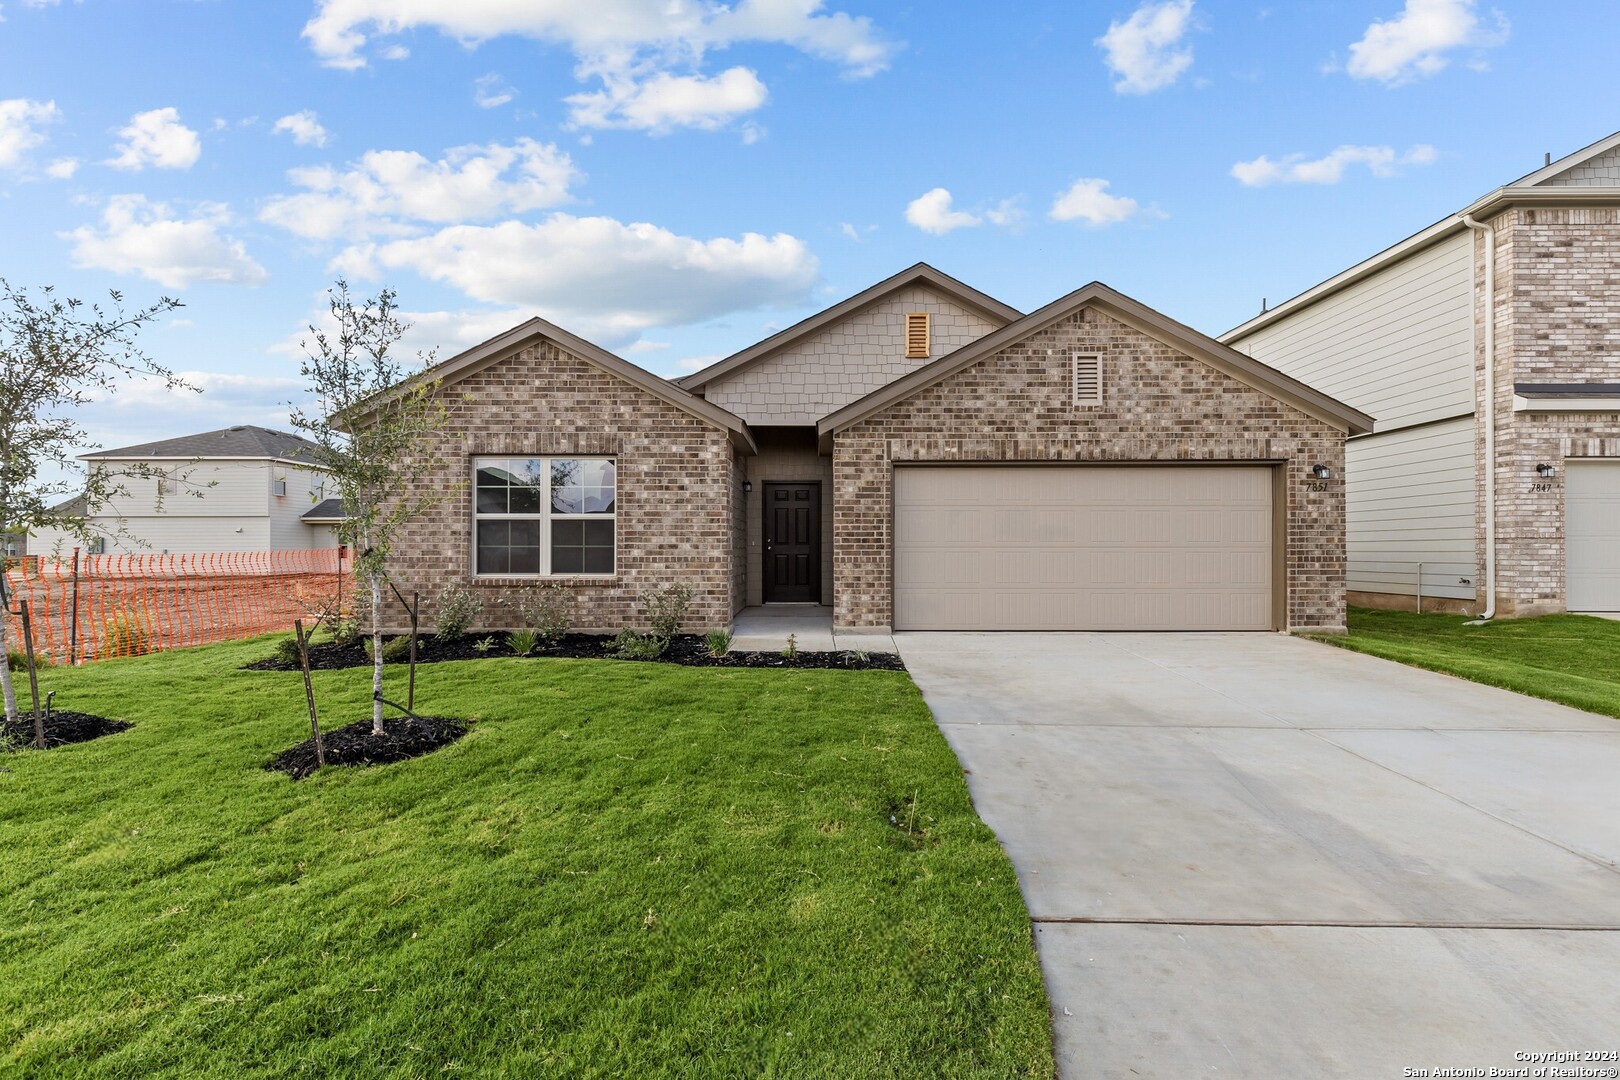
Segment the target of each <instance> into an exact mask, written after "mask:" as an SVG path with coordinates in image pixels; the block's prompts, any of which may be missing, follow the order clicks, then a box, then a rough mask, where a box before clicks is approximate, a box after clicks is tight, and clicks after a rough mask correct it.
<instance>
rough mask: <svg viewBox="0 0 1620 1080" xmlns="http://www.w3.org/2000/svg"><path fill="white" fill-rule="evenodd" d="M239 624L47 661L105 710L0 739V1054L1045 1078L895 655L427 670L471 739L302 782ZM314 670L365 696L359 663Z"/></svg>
mask: <svg viewBox="0 0 1620 1080" xmlns="http://www.w3.org/2000/svg"><path fill="white" fill-rule="evenodd" d="M268 644H269V642H267V641H266V640H265V639H260V640H258V641H254V642H244V643H238V644H230V645H216V646H209V647H206V648H200V649H192V650H187V651H183V652H175V653H168V654H163V655H159V656H152V657H145V658H141V659H137V660H123V661H110V662H105V663H101V664H97V665H90V666H87V667H85V668H82V669H78V670H73V671H63V670H52V671H51V672H49V673H48V688H50V689H56V690H58V691H60V693H59V694H58V699H57V704H58V705H59V706H60V707H62V708H71V709H79V710H83V711H86V712H93V713H102V714H104V715H107V716H111V717H121V718H124V719H128V720H130V721H132V722H133V723H134V724H135V727H134V728H133V729H132V730H130V731H126V732H123V733H122V734H118V735H112V736H108V737H105V738H101V739H98V740H96V741H94V742H90V743H84V744H80V745H76V746H69V747H64V748H60V749H53V750H49V751H45V752H39V751H25V752H20V753H15V754H9V755H0V897H3V898H4V903H3V905H0V1072H7V1073H9V1072H14V1073H17V1074H19V1075H28V1076H48V1075H59V1076H66V1075H72V1076H136V1075H139V1076H151V1075H161V1074H167V1075H184V1076H188V1077H189V1076H220V1077H226V1076H229V1077H240V1076H255V1075H259V1076H268V1075H287V1074H292V1075H309V1076H329V1075H344V1076H375V1075H383V1074H387V1075H398V1076H422V1077H426V1076H440V1075H458V1074H459V1075H510V1076H567V1077H575V1076H601V1077H620V1076H624V1077H638V1078H639V1077H656V1076H813V1077H840V1078H841V1077H860V1076H885V1077H892V1076H985V1077H1024V1076H1034V1077H1047V1076H1050V1075H1051V1074H1052V1072H1053V1065H1052V1051H1051V1038H1050V1033H1049V1023H1048V1016H1047V1003H1046V997H1045V994H1044V991H1043V990H1042V987H1041V979H1040V970H1039V967H1038V965H1037V962H1036V958H1035V953H1034V950H1033V947H1032V944H1031V932H1030V925H1029V920H1028V917H1027V916H1026V914H1025V910H1024V906H1023V902H1022V900H1021V899H1020V897H1019V894H1018V888H1017V883H1016V880H1015V878H1014V876H1013V871H1012V867H1011V866H1010V864H1009V863H1008V862H1007V859H1006V858H1005V856H1004V855H1003V854H1002V852H1001V850H1000V848H999V847H998V845H997V844H996V841H995V838H994V837H993V836H992V835H991V833H990V831H989V829H987V828H986V827H985V826H984V825H983V824H982V823H981V822H980V821H979V819H978V817H977V816H976V815H975V814H974V812H973V808H972V806H971V804H970V802H969V799H968V793H967V787H966V784H965V783H964V781H963V779H962V776H961V771H960V768H959V767H958V765H957V763H956V760H955V758H954V757H953V756H952V754H951V752H950V749H949V748H948V747H947V745H946V743H945V741H944V739H943V738H942V737H941V736H940V734H939V732H938V730H937V729H936V728H935V727H934V724H933V722H932V720H931V719H930V717H929V714H928V711H927V709H926V708H925V707H924V705H923V703H922V700H921V698H920V696H919V695H918V693H917V691H916V689H915V688H914V687H913V686H912V684H911V681H910V680H909V678H908V677H907V676H906V675H904V674H902V673H896V672H881V671H862V672H844V671H775V670H733V669H703V668H686V667H677V666H670V665H661V664H659V665H654V664H627V663H617V662H610V661H577V660H517V659H509V660H483V661H479V662H476V663H443V664H435V665H432V666H430V667H425V668H422V669H421V670H420V671H419V672H418V675H417V678H418V688H417V697H418V703H419V704H420V705H421V706H422V707H423V708H424V709H426V710H427V711H431V712H435V713H441V714H445V715H458V716H463V717H467V718H470V719H474V720H475V723H474V724H473V726H472V730H471V732H470V733H469V734H468V735H467V736H466V737H465V738H463V739H461V740H460V741H459V742H457V743H455V744H453V745H451V746H449V747H447V748H445V749H443V750H439V751H437V752H435V753H433V754H430V755H428V756H426V757H422V758H418V759H416V760H413V761H407V762H403V763H399V764H393V765H387V766H383V767H377V768H369V769H328V770H326V771H325V772H323V773H321V774H318V775H317V776H315V777H314V778H312V779H309V780H304V781H300V782H295V781H292V780H289V779H288V777H287V776H285V775H284V774H282V773H278V772H267V771H265V770H264V769H263V768H262V767H261V766H262V765H263V764H264V762H265V761H266V760H268V759H269V758H270V756H271V755H272V754H273V753H274V752H275V751H278V750H280V749H283V748H284V747H287V746H290V745H292V744H293V743H296V742H298V741H299V740H301V739H303V738H305V737H307V735H308V727H307V720H306V719H305V716H304V709H303V693H302V686H301V681H300V679H299V677H298V676H296V675H288V674H282V673H262V672H244V671H239V670H237V669H238V668H239V667H240V666H241V665H242V664H244V663H246V662H248V661H250V660H255V659H258V658H259V657H262V656H263V655H265V653H266V651H267V645H268ZM399 677H400V680H401V681H403V673H402V672H401V673H400V676H399ZM316 684H317V689H318V691H319V692H320V694H321V697H322V701H323V702H324V706H325V715H324V717H323V719H324V722H325V723H326V724H327V725H328V726H332V727H336V726H340V725H341V724H343V723H347V722H349V721H352V720H356V719H359V718H361V717H363V716H365V715H367V713H368V711H369V675H368V674H367V673H366V672H364V671H347V672H345V671H337V672H320V673H317V675H316ZM390 689H391V690H392V689H394V687H393V686H390ZM389 696H390V697H393V696H394V694H392V693H391V694H390V695H389Z"/></svg>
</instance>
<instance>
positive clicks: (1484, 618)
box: [1461, 214, 1496, 626]
mask: <svg viewBox="0 0 1620 1080" xmlns="http://www.w3.org/2000/svg"><path fill="white" fill-rule="evenodd" d="M1461 221H1462V223H1463V224H1464V225H1466V226H1467V227H1468V228H1470V229H1472V230H1473V231H1475V232H1477V233H1479V234H1480V235H1482V236H1483V237H1484V238H1485V610H1484V611H1483V612H1481V613H1480V616H1479V618H1478V619H1475V620H1473V621H1471V622H1469V623H1468V624H1467V625H1469V626H1484V625H1485V624H1486V623H1488V622H1490V621H1491V619H1493V618H1495V617H1496V226H1494V225H1482V224H1480V223H1479V222H1478V221H1475V220H1474V218H1473V215H1471V214H1463V215H1462V218H1461Z"/></svg>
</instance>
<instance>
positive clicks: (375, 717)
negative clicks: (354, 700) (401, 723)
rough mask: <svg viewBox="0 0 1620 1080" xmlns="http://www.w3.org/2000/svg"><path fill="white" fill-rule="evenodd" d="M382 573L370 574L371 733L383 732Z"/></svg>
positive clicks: (379, 733) (378, 733)
mask: <svg viewBox="0 0 1620 1080" xmlns="http://www.w3.org/2000/svg"><path fill="white" fill-rule="evenodd" d="M382 587H383V583H382V575H381V574H372V575H371V661H372V662H371V733H372V734H373V735H381V734H382V733H383V701H382V692H383V633H382V606H383V592H382Z"/></svg>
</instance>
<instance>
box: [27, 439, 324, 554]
mask: <svg viewBox="0 0 1620 1080" xmlns="http://www.w3.org/2000/svg"><path fill="white" fill-rule="evenodd" d="M311 447H312V444H310V443H309V442H307V441H306V440H304V439H302V438H300V437H299V436H297V435H292V434H289V433H287V432H283V431H273V430H271V429H269V428H262V427H254V426H251V425H238V426H236V427H230V428H223V429H221V430H219V431H207V432H203V433H201V434H198V435H185V436H181V437H180V438H176V439H164V440H161V441H159V442H153V443H144V444H142V445H139V446H127V447H122V448H120V449H117V450H107V451H101V452H98V453H95V454H85V455H82V456H81V460H83V461H86V462H88V463H90V464H91V465H93V466H99V467H104V468H106V469H108V470H109V471H111V472H113V473H115V474H116V473H120V472H122V473H126V474H128V473H129V469H130V466H131V465H139V466H142V469H141V470H140V473H141V475H134V474H130V475H127V476H126V478H125V479H122V480H121V481H119V484H120V486H121V487H122V488H124V489H125V490H124V492H123V494H121V495H119V496H118V497H116V498H114V499H113V500H112V501H111V502H110V503H109V504H108V505H106V506H102V507H98V508H97V509H96V512H95V513H94V514H93V515H91V516H90V518H89V524H90V527H91V529H92V531H93V532H94V533H95V534H96V539H95V540H93V541H92V542H91V543H90V544H89V545H88V546H87V545H85V544H84V542H83V541H82V540H79V539H77V538H74V537H72V536H69V535H67V534H65V533H59V532H55V531H50V530H42V531H40V532H38V533H35V534H33V535H32V536H30V537H29V539H28V551H29V554H31V555H42V556H49V555H52V554H66V553H68V552H71V551H72V549H73V548H74V547H75V546H78V547H80V548H81V549H85V551H84V553H85V554H98V555H99V554H108V555H111V554H120V553H122V554H181V553H192V552H240V551H284V550H305V549H310V548H326V547H336V546H337V539H336V534H335V533H334V531H333V528H332V525H331V524H330V523H328V522H322V523H316V524H312V523H311V522H309V521H307V520H305V519H304V516H305V515H306V514H307V513H309V511H310V510H311V508H312V507H313V506H315V505H316V504H317V503H319V502H320V501H321V499H322V497H323V491H322V485H323V483H324V475H325V474H324V473H323V472H322V471H321V470H320V469H318V468H315V467H313V466H312V465H310V464H309V454H310V450H311ZM150 470H158V471H161V472H162V473H165V474H166V477H159V476H157V475H155V474H151V473H150ZM160 487H161V489H162V490H160Z"/></svg>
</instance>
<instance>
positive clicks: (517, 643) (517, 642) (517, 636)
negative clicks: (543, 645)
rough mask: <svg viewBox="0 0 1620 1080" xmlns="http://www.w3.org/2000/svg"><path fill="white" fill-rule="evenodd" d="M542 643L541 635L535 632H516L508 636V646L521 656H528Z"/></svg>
mask: <svg viewBox="0 0 1620 1080" xmlns="http://www.w3.org/2000/svg"><path fill="white" fill-rule="evenodd" d="M539 643H540V635H538V634H536V633H535V632H534V631H533V630H514V631H512V632H511V633H510V634H508V635H507V636H506V644H507V646H508V647H510V648H511V650H512V651H513V652H515V653H517V654H518V655H519V656H528V655H529V654H530V653H532V652H534V647H535V646H536V645H538V644H539Z"/></svg>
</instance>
